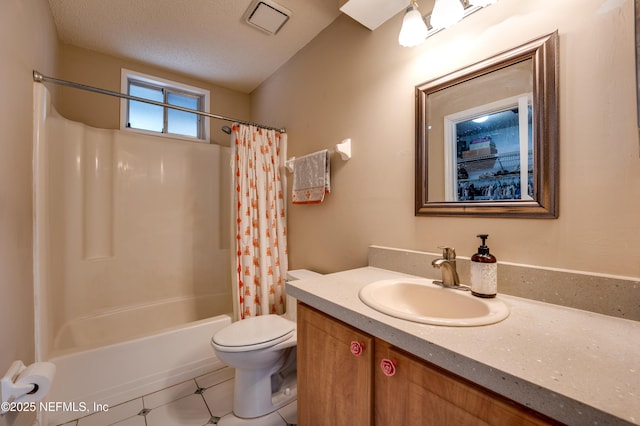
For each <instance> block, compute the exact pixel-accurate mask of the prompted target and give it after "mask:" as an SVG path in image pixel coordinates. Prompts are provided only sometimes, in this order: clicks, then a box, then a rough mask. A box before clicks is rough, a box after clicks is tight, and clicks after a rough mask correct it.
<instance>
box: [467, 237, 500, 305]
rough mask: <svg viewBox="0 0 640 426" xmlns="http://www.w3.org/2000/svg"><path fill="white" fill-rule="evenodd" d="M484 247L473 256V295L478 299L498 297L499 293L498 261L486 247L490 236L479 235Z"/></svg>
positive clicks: (479, 248)
mask: <svg viewBox="0 0 640 426" xmlns="http://www.w3.org/2000/svg"><path fill="white" fill-rule="evenodd" d="M477 237H478V238H480V239H481V240H482V245H481V246H480V247H478V252H477V253H476V254H474V255H473V256H471V294H473V295H474V296H478V297H487V298H488V297H496V293H497V292H498V263H497V262H498V261H497V260H496V257H495V256H494V255H492V254H491V253H489V247H487V245H486V241H487V238H489V235H488V234H478V235H477Z"/></svg>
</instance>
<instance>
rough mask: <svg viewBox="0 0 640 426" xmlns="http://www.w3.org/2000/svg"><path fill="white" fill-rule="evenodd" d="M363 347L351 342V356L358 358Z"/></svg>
mask: <svg viewBox="0 0 640 426" xmlns="http://www.w3.org/2000/svg"><path fill="white" fill-rule="evenodd" d="M364 347H365V346H364V343H362V342H358V341H355V340H353V341H352V342H351V346H350V348H349V349H350V350H351V353H352V354H353V356H360V355H362V352H364Z"/></svg>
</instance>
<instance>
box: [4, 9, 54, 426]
mask: <svg viewBox="0 0 640 426" xmlns="http://www.w3.org/2000/svg"><path fill="white" fill-rule="evenodd" d="M57 49H58V42H57V35H56V30H55V27H54V26H53V18H52V17H51V11H50V10H49V3H48V1H47V0H3V1H2V2H0V58H2V60H0V93H2V95H1V96H0V326H1V327H2V331H1V333H0V336H2V341H1V342H0V375H1V374H4V372H5V371H6V370H7V368H9V365H10V364H11V362H12V361H13V360H16V359H21V360H22V361H24V362H25V363H29V362H33V360H34V359H35V356H34V331H33V323H34V321H33V254H32V251H33V243H32V221H31V218H32V214H33V205H32V201H31V199H32V191H31V189H32V175H31V161H32V158H31V155H32V148H31V147H32V134H33V117H32V108H33V99H32V92H33V89H32V88H33V79H32V71H33V69H38V70H40V71H41V72H43V73H55V72H56V56H57ZM3 417H7V416H3ZM5 420H6V419H5Z"/></svg>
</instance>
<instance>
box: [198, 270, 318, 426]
mask: <svg viewBox="0 0 640 426" xmlns="http://www.w3.org/2000/svg"><path fill="white" fill-rule="evenodd" d="M319 275H320V274H318V273H316V272H312V271H309V270H306V269H298V270H293V271H289V272H287V281H292V280H300V279H307V278H312V277H317V276H319ZM295 306H296V305H295V299H294V298H292V297H290V296H287V305H286V309H287V312H286V313H285V314H283V315H262V316H259V317H252V318H247V319H245V320H242V321H236V322H234V323H232V324H231V325H229V326H227V327H225V328H223V329H222V330H220V331H218V332H217V333H216V334H214V335H213V337H212V338H211V346H212V347H213V350H214V351H215V353H216V356H217V357H218V359H220V361H222V362H223V363H225V364H227V365H228V366H230V367H233V368H235V381H234V391H233V414H231V415H228V416H225V417H223V418H222V419H221V420H220V422H218V425H221V426H232V425H234V426H235V425H251V426H254V425H255V426H278V425H284V424H285V423H284V421H283V420H282V418H281V417H280V416H278V415H277V413H274V412H275V411H276V410H278V409H280V408H282V407H284V406H285V405H287V404H290V403H292V402H293V401H295V400H296V397H297V387H296V344H297V341H298V339H297V335H296V323H295Z"/></svg>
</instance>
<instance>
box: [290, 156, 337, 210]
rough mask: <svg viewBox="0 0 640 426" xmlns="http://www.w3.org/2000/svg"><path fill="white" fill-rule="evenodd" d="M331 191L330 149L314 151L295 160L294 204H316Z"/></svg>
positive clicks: (292, 200) (292, 198) (292, 199)
mask: <svg viewBox="0 0 640 426" xmlns="http://www.w3.org/2000/svg"><path fill="white" fill-rule="evenodd" d="M330 191H331V183H330V162H329V150H328V149H324V150H322V151H318V152H314V153H313V154H308V155H305V156H304V157H300V158H296V159H295V160H294V161H293V196H292V197H291V202H292V203H293V204H316V203H321V202H322V201H323V200H324V195H325V194H328V193H329V192H330Z"/></svg>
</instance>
